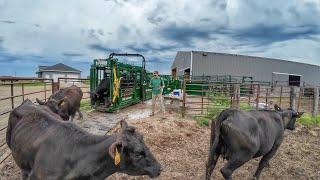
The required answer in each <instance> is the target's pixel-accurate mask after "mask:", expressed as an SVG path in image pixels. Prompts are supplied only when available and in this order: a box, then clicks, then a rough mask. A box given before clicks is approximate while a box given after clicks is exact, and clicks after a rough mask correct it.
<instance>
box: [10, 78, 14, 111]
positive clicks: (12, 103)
mask: <svg viewBox="0 0 320 180" xmlns="http://www.w3.org/2000/svg"><path fill="white" fill-rule="evenodd" d="M10 82H11V84H10V89H11V108H12V109H14V97H13V95H14V94H13V80H11V81H10Z"/></svg>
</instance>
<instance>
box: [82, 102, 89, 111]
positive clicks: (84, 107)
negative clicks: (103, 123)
mask: <svg viewBox="0 0 320 180" xmlns="http://www.w3.org/2000/svg"><path fill="white" fill-rule="evenodd" d="M80 109H81V110H84V111H89V110H91V104H90V100H82V101H81V103H80Z"/></svg>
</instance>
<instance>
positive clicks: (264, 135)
mask: <svg viewBox="0 0 320 180" xmlns="http://www.w3.org/2000/svg"><path fill="white" fill-rule="evenodd" d="M227 113H228V116H227V118H226V120H224V121H223V122H222V124H221V135H222V136H223V139H224V141H225V143H226V144H228V146H229V148H231V151H237V150H239V149H241V148H247V149H250V150H251V151H256V156H260V155H263V154H265V153H267V152H269V151H270V149H271V148H272V146H273V145H274V143H275V142H276V141H277V139H279V138H280V137H281V136H282V135H283V131H284V130H283V127H282V124H281V117H280V115H279V114H277V113H276V112H273V111H241V110H235V109H232V110H229V111H227Z"/></svg>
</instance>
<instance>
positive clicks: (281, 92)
mask: <svg viewBox="0 0 320 180" xmlns="http://www.w3.org/2000/svg"><path fill="white" fill-rule="evenodd" d="M282 94H283V86H281V89H280V102H279V106H280V107H281V103H282Z"/></svg>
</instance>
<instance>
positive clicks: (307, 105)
mask: <svg viewBox="0 0 320 180" xmlns="http://www.w3.org/2000/svg"><path fill="white" fill-rule="evenodd" d="M10 83H11V80H6V81H2V84H0V87H2V86H3V88H4V89H3V90H2V92H5V93H7V94H5V93H2V92H1V93H0V94H1V95H2V96H5V97H2V96H1V98H7V99H6V101H5V100H3V104H1V108H3V111H4V112H5V111H9V112H8V113H7V114H6V115H1V116H0V118H1V123H3V124H1V125H4V126H1V129H2V128H5V126H6V123H7V120H8V119H7V118H8V115H9V113H10V111H11V109H12V108H13V107H17V106H18V105H20V103H21V102H22V99H27V98H29V99H31V100H32V101H33V102H34V101H35V98H41V99H43V100H45V99H47V98H48V97H49V96H50V95H51V94H52V92H54V91H55V90H57V89H60V88H63V87H68V86H71V85H77V86H80V87H81V88H82V90H83V92H84V101H87V98H89V80H88V79H72V78H71V79H64V78H60V80H59V83H55V82H53V81H52V80H50V79H49V80H48V79H28V80H25V79H23V78H21V79H14V80H13V84H14V85H11V84H10ZM23 83H30V84H29V85H23V86H24V93H22V89H23V88H22V87H21V86H22V85H19V84H23ZM180 83H181V87H182V90H183V92H186V93H184V94H183V97H182V101H181V104H180V109H177V111H176V112H174V113H173V114H169V115H168V116H167V118H166V119H162V117H161V116H160V115H156V116H155V117H148V114H149V113H150V101H147V102H146V103H140V104H136V105H133V106H130V107H128V108H125V109H122V110H121V111H120V112H119V113H113V114H106V113H101V112H96V111H92V112H91V109H90V110H89V111H87V112H85V120H83V121H80V120H76V123H77V124H78V125H80V126H81V127H82V128H84V129H86V130H87V131H89V132H91V133H95V134H104V133H106V132H107V131H109V130H111V133H112V132H114V131H116V130H117V126H116V125H117V123H116V122H115V121H116V120H118V119H121V118H123V117H125V116H129V119H131V120H130V121H129V123H130V124H132V125H134V126H135V127H137V129H138V130H139V131H140V132H141V133H142V134H143V135H144V137H145V140H146V143H147V144H148V145H149V146H150V148H151V150H152V151H153V152H154V153H155V154H156V157H157V159H159V161H160V162H161V163H162V164H163V165H164V167H165V169H164V172H163V175H161V176H160V178H159V179H203V173H204V167H205V162H206V160H207V153H208V152H207V150H208V148H209V138H210V128H209V127H207V126H202V125H201V124H199V123H197V121H198V120H201V119H204V118H210V117H211V116H214V115H216V114H217V113H219V112H220V111H221V110H223V109H225V108H229V107H234V108H239V109H263V108H272V105H274V104H279V105H281V106H282V107H293V108H295V109H299V110H300V111H305V112H308V113H309V114H314V115H316V114H317V112H318V108H319V106H317V102H318V98H319V94H317V92H318V87H308V86H306V87H292V86H280V85H277V86H275V85H272V84H268V83H263V82H250V83H248V82H245V83H242V82H223V81H216V80H210V79H205V78H203V77H198V78H189V79H185V78H181V79H180ZM11 86H12V87H13V96H14V97H12V95H11V89H10V88H11ZM0 89H1V88H0ZM36 92H37V93H36ZM21 93H22V94H24V95H22V94H21ZM29 93H32V94H29ZM33 93H34V94H33ZM15 96H17V97H15ZM11 99H13V102H14V104H13V106H12V104H11V102H12V100H11ZM0 102H1V101H0ZM1 111H2V109H1ZM183 116H184V117H183ZM194 119H196V121H194ZM111 121H112V122H111ZM5 131H6V129H3V130H2V131H1V132H0V135H1V141H0V142H1V143H4V144H3V146H2V147H1V151H0V152H1V154H0V155H1V159H0V161H1V163H0V171H1V173H0V179H2V177H3V178H4V179H9V180H16V179H19V178H20V174H19V169H18V168H17V166H16V165H15V164H14V161H13V159H12V157H11V156H10V150H9V149H8V148H7V147H6V144H5V139H4V138H5ZM319 137H320V129H319V128H318V127H312V128H311V129H309V128H308V127H306V126H303V125H298V127H297V130H296V131H293V132H288V133H286V137H285V141H284V143H283V145H282V146H281V148H280V150H279V153H277V155H276V157H275V158H274V159H273V160H272V161H271V165H270V168H268V169H267V170H265V171H264V172H263V173H262V177H261V179H268V178H270V177H274V178H276V179H319V178H320V171H319V170H318V169H317V167H319V166H320V164H319V162H320V159H319V158H320V152H319V149H320V148H319ZM257 163H258V161H257V160H252V161H250V162H249V163H248V165H245V166H244V167H243V168H240V170H239V171H237V172H236V173H235V176H234V178H235V179H248V177H250V176H251V175H252V173H253V171H254V169H255V167H256V166H257ZM222 164H223V162H222V160H220V161H219V162H218V165H217V166H218V167H221V166H222ZM279 169H280V170H279ZM214 174H215V176H213V177H216V178H217V179H222V177H221V175H220V173H219V172H218V170H217V171H216V172H215V173H214ZM108 179H111V180H113V179H148V178H147V177H139V178H136V177H130V176H127V175H123V174H115V175H113V176H111V177H110V178H108Z"/></svg>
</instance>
